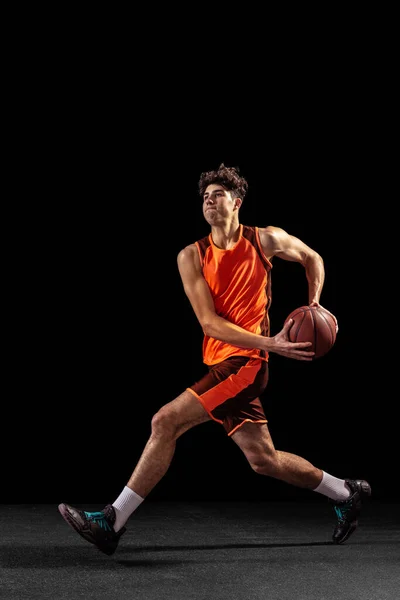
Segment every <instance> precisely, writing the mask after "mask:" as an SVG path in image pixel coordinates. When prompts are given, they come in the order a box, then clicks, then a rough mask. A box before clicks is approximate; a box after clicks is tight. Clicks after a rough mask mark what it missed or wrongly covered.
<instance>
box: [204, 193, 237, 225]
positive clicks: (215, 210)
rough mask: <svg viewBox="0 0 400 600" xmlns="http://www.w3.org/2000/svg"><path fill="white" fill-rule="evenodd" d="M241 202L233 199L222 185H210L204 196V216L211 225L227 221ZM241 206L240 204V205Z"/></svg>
mask: <svg viewBox="0 0 400 600" xmlns="http://www.w3.org/2000/svg"><path fill="white" fill-rule="evenodd" d="M238 203H240V200H239V199H238V198H232V194H231V192H229V191H228V190H226V189H225V188H224V187H223V186H222V185H220V184H217V183H216V184H211V185H209V186H208V187H207V188H206V190H205V192H204V196H203V214H204V218H205V219H206V221H207V222H208V223H209V224H210V225H217V224H219V223H222V222H224V221H226V219H227V218H228V217H230V215H231V214H232V213H233V211H234V210H235V208H236V206H238ZM239 205H240V204H239Z"/></svg>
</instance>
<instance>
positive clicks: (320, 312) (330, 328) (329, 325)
mask: <svg viewBox="0 0 400 600" xmlns="http://www.w3.org/2000/svg"><path fill="white" fill-rule="evenodd" d="M319 314H320V315H321V317H322V318H323V319H324V321H325V323H326V324H327V325H328V329H329V333H330V334H331V346H333V344H334V343H335V336H334V334H333V331H332V327H331V324H330V323H329V321H328V319H327V318H326V316H325V315H324V313H323V312H322V311H319Z"/></svg>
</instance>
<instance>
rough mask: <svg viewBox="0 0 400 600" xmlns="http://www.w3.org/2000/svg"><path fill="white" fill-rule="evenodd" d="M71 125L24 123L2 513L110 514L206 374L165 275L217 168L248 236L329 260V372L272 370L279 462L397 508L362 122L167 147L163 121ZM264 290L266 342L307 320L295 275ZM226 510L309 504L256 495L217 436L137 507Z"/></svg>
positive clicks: (80, 119) (192, 441)
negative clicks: (237, 192)
mask: <svg viewBox="0 0 400 600" xmlns="http://www.w3.org/2000/svg"><path fill="white" fill-rule="evenodd" d="M54 106H56V107H57V103H55V105H54V104H53V107H54ZM65 106H67V108H68V110H64V112H62V114H60V112H59V111H57V110H55V109H54V108H51V107H50V106H48V107H47V112H46V122H45V126H44V127H43V126H42V125H43V123H41V124H40V127H39V126H37V122H36V126H35V125H34V124H32V123H33V121H32V120H31V121H29V127H31V128H32V132H29V131H28V132H26V131H25V137H26V139H27V140H28V143H26V144H25V145H24V148H23V150H21V151H20V160H21V164H24V171H23V174H24V183H25V185H26V186H27V188H28V189H30V190H34V191H35V193H34V194H33V195H32V196H31V197H30V200H31V201H30V202H29V203H28V204H27V205H25V206H24V209H21V211H20V214H19V215H17V218H16V226H15V228H16V230H17V229H18V228H19V227H20V228H21V230H20V231H18V232H17V234H16V236H15V238H14V243H13V245H12V246H11V250H10V254H11V256H12V264H13V269H12V278H11V283H10V285H9V286H8V288H7V289H8V292H9V293H8V298H9V299H10V306H9V314H8V318H7V323H8V324H9V325H10V329H11V335H10V338H7V348H6V350H7V356H6V360H5V365H4V366H5V375H6V384H7V385H5V389H6V390H8V391H7V398H6V401H5V402H4V407H3V421H2V429H3V436H2V455H3V457H4V465H3V466H4V468H3V487H2V500H3V501H4V502H23V503H25V502H61V501H64V502H78V501H87V502H96V503H97V502H103V501H104V502H105V501H112V500H113V499H114V498H115V497H116V496H117V495H118V494H119V492H120V491H121V489H122V487H123V486H124V485H125V483H126V481H127V480H128V479H129V476H130V474H131V472H132V470H133V468H134V466H135V464H136V462H137V460H138V458H139V456H140V453H141V451H142V449H143V447H144V445H145V443H146V441H147V439H148V436H149V434H150V421H151V417H152V416H153V414H154V413H155V412H156V411H157V410H158V409H159V408H160V407H161V406H162V405H163V404H164V403H166V402H168V401H170V400H172V399H173V398H175V397H176V396H177V395H179V394H180V393H181V392H182V391H183V390H184V389H185V388H186V387H187V386H188V385H190V384H192V383H193V382H194V381H195V380H197V379H198V378H199V377H201V375H202V374H203V372H204V367H203V365H202V362H201V340H202V334H201V329H200V326H199V324H198V323H197V321H196V318H195V316H194V313H193V312H192V309H191V307H190V305H189V302H188V300H187V298H186V296H185V294H184V292H183V288H182V285H181V282H180V278H179V274H178V270H177V266H176V256H177V253H178V252H179V250H180V249H181V248H182V247H184V246H185V245H187V244H189V243H192V242H194V241H195V240H196V239H198V238H200V237H202V236H204V235H206V234H207V233H208V231H209V229H208V225H207V223H206V222H205V221H204V219H203V216H202V211H201V200H200V199H199V197H198V193H197V192H198V191H197V182H198V179H199V176H200V173H201V172H202V171H204V170H208V169H213V168H216V167H217V166H218V165H219V164H220V163H221V162H224V163H225V164H227V165H228V166H238V167H239V168H240V170H241V172H242V174H243V175H244V176H245V177H246V178H247V179H248V182H249V192H248V195H247V197H246V199H245V202H244V204H243V207H242V209H241V219H240V220H241V222H242V223H244V224H247V225H258V226H260V227H262V226H266V225H268V224H269V225H277V226H280V227H283V228H284V229H286V230H287V231H288V233H290V234H293V235H295V236H298V237H300V238H301V239H302V240H303V241H304V242H305V243H307V244H309V245H310V246H311V247H312V248H314V249H315V250H317V251H318V252H319V253H320V254H321V255H322V257H323V258H324V261H325V268H326V283H325V287H324V291H323V294H322V297H321V303H322V305H324V306H326V308H328V309H329V310H331V311H332V312H333V313H335V315H336V316H337V318H338V321H339V334H338V338H337V342H336V344H335V346H334V348H333V349H332V351H331V352H330V353H329V354H328V355H327V356H326V357H324V358H323V359H320V360H319V361H316V362H315V363H312V364H306V363H300V362H297V361H291V360H288V359H283V358H282V357H279V356H276V355H271V359H270V381H269V384H268V388H267V391H266V392H265V394H264V397H263V403H264V407H265V411H266V415H267V418H268V420H269V427H270V431H271V434H272V436H273V439H274V441H275V445H276V447H277V448H278V449H282V450H287V451H290V452H294V453H296V454H300V455H302V456H304V457H305V458H307V459H309V460H310V461H311V462H313V463H314V464H315V465H316V466H318V467H320V468H322V469H324V470H326V471H328V472H329V473H331V474H333V475H336V476H337V477H340V478H346V477H350V478H366V479H368V480H369V481H370V483H371V485H372V487H373V489H374V491H375V493H376V496H377V497H379V496H380V497H385V498H387V497H390V496H391V494H393V493H394V491H393V486H392V484H391V481H390V476H391V473H392V464H393V462H392V461H393V456H394V445H395V438H394V437H392V436H391V433H390V429H391V428H390V423H393V408H394V406H393V405H394V403H393V401H392V397H393V394H392V392H391V391H389V389H388V384H387V381H388V372H389V363H383V362H382V361H380V358H379V357H380V349H381V347H382V344H383V343H384V342H383V337H382V335H383V334H382V333H381V329H383V322H384V319H385V310H386V309H385V308H382V307H380V308H379V310H377V289H378V287H379V275H378V273H379V270H378V269H377V265H376V255H377V251H378V248H377V246H376V240H377V228H379V223H378V222H377V221H376V220H375V216H371V215H370V212H369V210H368V203H369V202H371V197H373V196H374V191H375V189H376V186H377V183H378V180H379V177H380V173H381V171H382V166H381V163H380V155H379V151H378V149H377V147H376V144H375V140H376V132H375V130H374V129H373V127H372V126H370V127H369V128H365V127H364V121H363V113H362V110H360V112H358V113H357V112H355V111H354V110H353V109H352V108H351V107H350V109H349V108H348V107H347V108H346V107H342V110H341V111H340V110H336V111H331V112H330V113H329V118H327V115H326V114H325V113H324V110H323V109H321V111H320V112H319V113H318V112H315V113H314V114H311V112H310V113H307V114H306V113H305V114H303V115H300V113H299V110H297V111H296V112H295V113H293V112H290V111H288V112H285V110H281V112H280V113H279V115H275V116H271V118H270V121H266V123H267V126H266V127H264V128H263V127H260V121H259V122H258V124H256V123H252V122H251V120H250V117H245V118H242V119H241V120H240V119H239V120H237V121H229V120H228V119H227V120H226V121H225V120H224V119H222V116H221V113H218V114H215V116H214V118H211V119H208V120H206V121H205V122H204V123H203V122H201V119H200V117H199V120H198V121H197V122H196V125H195V126H194V125H193V123H191V126H190V127H189V126H188V128H185V122H184V119H183V118H182V116H181V118H180V121H179V128H177V126H176V123H177V121H176V120H175V118H172V116H171V118H168V117H169V115H168V111H167V110H166V109H165V107H164V111H163V114H160V113H157V112H155V113H154V114H153V115H152V116H151V118H150V117H149V112H147V113H146V118H142V115H140V114H135V115H134V116H133V117H132V118H131V120H129V121H124V119H123V118H122V117H120V116H119V113H118V111H117V110H116V109H115V104H114V105H113V113H112V114H113V118H110V116H108V118H107V119H106V120H105V121H104V120H102V114H101V111H100V110H97V107H96V105H91V106H90V107H89V106H88V107H86V109H85V107H84V106H82V103H81V104H76V106H78V108H73V106H71V105H65V104H63V107H64V109H65ZM314 108H315V107H314ZM353 108H354V107H353ZM52 110H54V119H53V120H52V118H51V114H52V112H51V111H52ZM122 114H123V115H124V116H126V106H124V110H123V111H122ZM249 114H250V113H249ZM300 116H301V117H302V118H300ZM232 123H233V124H232ZM143 127H145V130H146V131H145V134H143ZM140 128H141V129H140ZM139 131H141V132H142V133H141V134H140V135H139ZM239 134H241V135H239ZM244 134H245V135H244ZM29 140H31V142H32V143H31V144H29ZM375 202H378V200H377V199H376V197H375ZM17 212H18V209H17ZM375 215H376V213H375ZM378 238H379V236H378ZM272 281H273V303H272V307H271V325H272V333H273V334H274V333H277V332H278V331H279V330H280V328H281V326H282V324H283V321H284V319H285V317H286V315H287V314H288V313H289V312H290V311H291V310H293V309H294V308H296V307H297V306H299V305H302V304H305V303H306V302H307V285H306V279H305V275H304V271H303V269H302V267H301V266H300V265H298V264H295V263H288V262H285V261H279V260H275V262H274V268H273V273H272ZM388 310H389V307H388ZM311 496H312V494H311ZM220 498H221V499H226V500H229V499H232V500H238V499H266V500H267V499H276V498H285V499H292V498H293V499H296V500H298V499H303V498H304V499H310V493H309V492H304V491H303V490H298V489H296V488H293V487H290V486H287V485H286V484H283V483H281V482H278V481H275V480H268V479H266V478H263V477H261V476H257V475H256V474H255V473H253V472H252V471H251V469H250V467H249V466H248V464H247V462H246V460H245V459H244V457H243V455H242V454H241V452H240V450H238V448H237V447H236V445H235V444H234V443H233V442H232V441H231V440H230V439H229V438H227V436H226V435H225V433H224V430H223V429H222V427H220V426H219V425H218V424H216V423H214V422H210V423H206V424H204V425H201V426H199V427H197V428H194V429H193V430H191V431H189V432H187V433H186V434H185V435H184V436H183V437H182V438H180V439H179V440H178V442H177V451H176V454H175V457H174V460H173V463H172V465H171V468H170V470H169V471H168V473H167V475H166V476H165V478H164V479H163V480H162V481H161V482H160V483H159V484H158V486H157V487H156V488H155V489H154V490H153V492H152V493H151V495H150V496H149V499H154V500H157V499H168V500H170V499H171V500H175V499H177V500H179V499H201V500H214V499H220Z"/></svg>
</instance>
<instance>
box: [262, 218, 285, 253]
mask: <svg viewBox="0 0 400 600" xmlns="http://www.w3.org/2000/svg"><path fill="white" fill-rule="evenodd" d="M259 234H260V242H261V246H262V248H263V251H264V253H265V254H266V256H267V257H268V258H271V257H272V256H274V255H275V254H278V253H279V252H280V251H281V250H282V248H283V247H284V246H285V243H287V240H288V238H289V237H290V236H289V234H288V233H287V232H286V231H285V230H284V229H282V228H281V227H274V226H273V225H269V226H268V227H259Z"/></svg>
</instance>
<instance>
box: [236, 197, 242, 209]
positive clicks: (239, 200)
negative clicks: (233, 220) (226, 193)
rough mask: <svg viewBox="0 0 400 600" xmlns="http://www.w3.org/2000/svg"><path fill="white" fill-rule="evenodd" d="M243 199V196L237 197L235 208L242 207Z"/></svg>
mask: <svg viewBox="0 0 400 600" xmlns="http://www.w3.org/2000/svg"><path fill="white" fill-rule="evenodd" d="M242 202H243V200H242V199H241V198H235V208H240V207H241V206H242Z"/></svg>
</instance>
